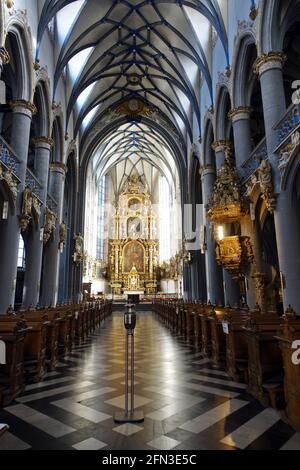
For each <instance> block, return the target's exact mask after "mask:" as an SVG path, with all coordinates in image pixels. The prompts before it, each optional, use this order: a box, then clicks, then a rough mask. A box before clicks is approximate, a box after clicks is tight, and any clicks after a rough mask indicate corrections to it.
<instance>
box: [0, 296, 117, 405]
mask: <svg viewBox="0 0 300 470" xmlns="http://www.w3.org/2000/svg"><path fill="white" fill-rule="evenodd" d="M111 313H112V302H108V301H103V302H99V301H95V302H88V303H85V304H74V305H63V306H57V307H55V308H49V309H40V310H33V309H30V310H28V311H20V312H18V313H14V312H12V311H10V312H9V313H8V314H7V315H2V316H0V338H1V341H3V342H4V344H5V364H0V406H6V405H8V404H10V403H11V402H12V401H13V400H14V399H15V398H17V397H18V396H19V395H20V394H22V393H23V392H24V390H25V383H31V382H39V381H41V380H42V379H43V378H44V376H45V374H46V372H47V371H51V370H55V368H56V366H57V362H58V360H59V358H61V359H63V358H64V357H65V356H66V355H68V354H69V353H70V352H71V351H72V348H73V347H74V345H75V344H80V343H81V342H82V341H84V339H85V338H86V337H88V335H90V334H91V333H92V332H93V331H95V329H96V328H98V327H99V326H100V324H101V322H102V321H103V320H104V319H105V318H107V317H108V316H109V315H110V314H111Z"/></svg>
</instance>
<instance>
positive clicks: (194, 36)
mask: <svg viewBox="0 0 300 470" xmlns="http://www.w3.org/2000/svg"><path fill="white" fill-rule="evenodd" d="M227 2H228V0H189V1H188V0H176V1H175V0H101V1H99V0H45V2H44V4H43V8H42V10H41V17H40V23H39V30H38V41H37V42H38V44H37V60H39V54H40V51H41V50H42V49H41V44H42V41H43V35H44V33H45V31H46V29H47V28H48V29H49V31H50V32H52V34H56V42H57V43H58V48H57V55H56V64H55V78H54V98H55V93H56V90H57V87H58V85H59V81H60V80H61V79H62V77H65V79H66V92H67V120H66V127H68V123H69V120H70V117H71V115H72V116H73V121H74V128H75V135H77V134H78V133H79V135H80V138H81V146H84V141H85V139H89V135H90V133H91V132H95V129H97V125H98V123H99V120H101V119H103V116H107V115H109V114H111V113H114V112H115V109H116V108H117V107H118V106H119V105H120V104H121V105H122V103H123V104H124V103H127V104H128V103H132V102H133V101H135V102H136V103H143V105H144V107H146V108H148V109H150V110H151V113H147V118H148V119H150V120H151V119H155V120H157V117H158V115H159V116H160V122H161V123H162V122H164V123H167V126H166V127H167V129H168V131H169V130H170V129H172V134H173V136H174V135H175V134H176V135H177V136H176V139H177V140H178V141H181V143H182V144H181V146H183V147H184V148H185V150H186V148H187V143H188V141H192V140H193V131H192V130H193V128H194V125H195V124H194V123H195V122H196V123H197V124H198V129H199V134H198V135H200V102H199V99H200V98H199V97H200V93H199V89H200V81H201V80H205V81H206V83H207V85H208V89H209V90H210V92H212V82H211V73H210V68H211V60H210V59H211V42H212V35H213V34H214V33H217V34H218V35H219V37H220V40H221V43H222V45H223V48H224V55H225V57H226V58H228V50H227V36H226V29H225V21H224V15H225V14H226V11H227ZM136 117H137V116H136V114H135V115H134V116H132V114H131V113H130V112H129V113H128V116H127V120H128V123H132V121H133V120H134V121H136ZM162 125H164V124H162ZM129 129H130V126H129ZM115 130H116V134H115V138H117V137H118V136H120V134H119V133H120V129H118V128H116V129H115ZM122 131H123V129H122ZM151 134H152V132H149V128H148V129H147V126H146V127H145V128H143V130H141V129H140V131H139V132H137V133H136V134H135V135H136V138H137V142H138V151H136V150H135V152H134V155H135V157H134V158H144V160H145V162H144V164H145V165H146V164H147V163H148V162H150V161H151V163H152V164H153V165H154V166H155V165H156V166H159V167H160V168H161V169H163V171H164V173H166V171H167V168H168V165H167V164H166V162H165V160H164V158H163V152H158V149H157V147H156V146H155V145H156V144H155V145H154V142H153V141H151V139H150V136H151ZM131 138H132V135H131ZM156 138H157V136H156V135H155V134H153V139H154V140H155V139H156ZM129 141H130V139H129V140H126V139H125V140H124V139H122V141H121V142H119V143H118V147H117V149H115V148H114V149H113V151H115V150H116V153H115V155H119V158H120V161H123V160H126V159H128V158H129V157H130V158H132V151H129V148H130V145H131V144H130V145H129ZM105 142H106V141H104V142H102V143H101V144H100V146H101V148H102V147H103V146H104V147H105ZM128 145H129V146H128ZM131 148H132V147H131ZM121 149H122V150H124V149H125V150H126V151H122V152H121ZM152 150H153V152H154V153H153V155H152V157H151V158H150V153H151V151H152ZM100 153H101V152H100ZM98 154H99V151H98ZM182 154H183V155H184V154H186V152H185V151H183V152H182ZM101 155H102V153H101ZM107 155H109V152H108V153H107V152H103V158H104V159H105V162H106V163H104V162H102V163H101V165H100V164H99V165H100V167H101V168H102V167H105V165H106V167H105V168H109V162H110V161H112V160H111V159H110V158H108V157H107ZM107 158H108V159H107ZM185 158H186V155H185V156H183V159H185ZM114 161H116V158H115V157H114ZM100 167H99V168H100ZM168 171H169V173H170V174H171V173H172V172H171V171H170V169H168Z"/></svg>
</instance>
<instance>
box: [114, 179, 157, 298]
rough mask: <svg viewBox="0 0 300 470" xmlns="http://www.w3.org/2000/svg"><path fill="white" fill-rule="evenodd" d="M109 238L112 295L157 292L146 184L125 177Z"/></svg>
mask: <svg viewBox="0 0 300 470" xmlns="http://www.w3.org/2000/svg"><path fill="white" fill-rule="evenodd" d="M113 224H114V229H113V239H112V240H111V241H110V282H111V288H112V292H113V294H116V295H129V294H132V295H140V294H154V293H156V291H157V273H156V269H157V262H158V240H157V238H156V236H157V234H156V232H157V229H156V216H155V213H154V210H153V206H152V203H151V198H150V194H149V192H148V188H147V185H146V184H145V183H144V182H143V180H142V178H141V177H139V176H138V175H133V176H131V177H128V179H127V181H126V182H125V184H124V187H123V190H122V191H121V194H120V196H119V200H118V201H117V204H116V210H115V215H114V217H113Z"/></svg>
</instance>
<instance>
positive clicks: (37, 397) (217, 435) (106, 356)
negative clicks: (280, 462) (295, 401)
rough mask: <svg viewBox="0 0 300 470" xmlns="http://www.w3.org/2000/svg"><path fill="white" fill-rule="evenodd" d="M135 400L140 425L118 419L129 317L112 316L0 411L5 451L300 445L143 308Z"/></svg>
mask: <svg viewBox="0 0 300 470" xmlns="http://www.w3.org/2000/svg"><path fill="white" fill-rule="evenodd" d="M135 345H136V387H135V403H136V407H137V409H138V410H143V412H144V414H145V422H144V423H142V424H124V425H119V424H116V423H114V420H113V415H114V413H115V412H117V411H120V410H122V409H124V401H125V400H124V327H123V315H122V314H121V313H115V314H114V315H113V316H112V318H110V319H109V320H106V322H105V324H103V325H102V326H101V328H100V329H99V330H98V331H97V332H96V333H95V334H93V335H91V336H90V338H89V339H88V340H86V342H85V343H84V344H81V345H80V346H78V347H77V348H75V349H74V351H73V352H72V354H71V355H70V356H69V357H67V358H65V359H64V360H63V361H61V362H60V363H59V367H58V368H57V370H56V371H55V372H51V373H49V374H48V375H47V376H46V378H45V380H44V381H43V382H41V383H39V384H32V385H29V386H27V388H26V392H25V393H24V395H23V396H22V397H19V398H18V400H17V401H16V402H14V403H13V404H11V405H10V406H8V407H7V408H5V409H3V410H0V422H5V423H7V424H9V426H10V432H9V433H7V434H6V435H4V436H3V437H2V438H1V439H0V450H11V449H12V450H26V449H58V450H59V449H69V450H101V449H103V450H104V449H106V450H108V449H117V450H123V449H124V450H125V449H126V450H129V449H133V450H138V449H145V450H171V449H176V450H180V449H182V450H212V449H213V450H218V449H219V450H226V449H227V450H232V449H283V450H287V449H300V435H299V434H296V433H295V432H294V431H293V429H291V428H290V427H289V426H288V425H287V424H285V423H284V422H283V421H281V419H280V416H279V415H278V414H277V413H276V412H275V411H274V410H272V409H265V408H263V407H262V406H261V405H260V404H258V403H257V402H256V401H255V400H253V398H252V397H251V396H249V395H248V394H247V393H246V390H245V386H244V385H243V384H239V383H235V382H233V381H232V380H230V379H229V378H228V377H227V375H226V373H225V372H224V371H223V370H220V369H215V368H213V367H212V365H211V363H210V362H209V360H207V359H204V358H203V357H202V356H201V354H200V353H199V352H198V351H196V350H195V349H194V348H193V347H191V346H189V345H187V344H186V343H185V342H184V340H183V339H182V338H180V337H178V336H176V335H173V334H172V333H170V332H169V331H168V330H167V329H166V328H165V327H164V326H163V325H162V324H161V323H160V322H159V321H158V320H157V319H156V318H155V316H153V315H152V314H151V313H150V312H142V313H140V314H138V322H137V328H136V334H135Z"/></svg>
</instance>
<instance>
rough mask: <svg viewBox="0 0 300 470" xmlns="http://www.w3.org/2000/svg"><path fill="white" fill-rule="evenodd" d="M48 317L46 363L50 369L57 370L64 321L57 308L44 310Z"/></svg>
mask: <svg viewBox="0 0 300 470" xmlns="http://www.w3.org/2000/svg"><path fill="white" fill-rule="evenodd" d="M43 312H45V313H46V314H47V317H48V321H49V323H48V325H47V334H46V364H47V368H48V370H49V371H52V370H55V368H56V366H57V363H58V335H59V326H60V322H61V321H62V320H61V318H60V316H59V312H58V311H57V310H56V309H47V310H43Z"/></svg>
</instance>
